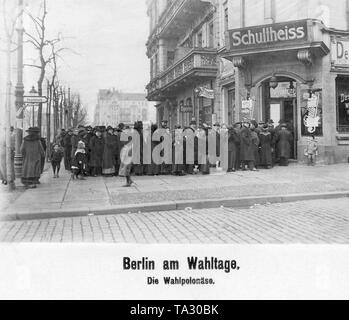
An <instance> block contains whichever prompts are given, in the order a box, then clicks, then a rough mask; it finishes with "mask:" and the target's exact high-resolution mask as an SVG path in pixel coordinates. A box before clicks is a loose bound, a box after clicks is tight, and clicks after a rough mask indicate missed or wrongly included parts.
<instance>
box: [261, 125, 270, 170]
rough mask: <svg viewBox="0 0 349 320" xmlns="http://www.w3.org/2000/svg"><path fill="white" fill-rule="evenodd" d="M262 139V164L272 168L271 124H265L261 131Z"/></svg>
mask: <svg viewBox="0 0 349 320" xmlns="http://www.w3.org/2000/svg"><path fill="white" fill-rule="evenodd" d="M259 141H260V166H262V167H266V168H267V169H270V168H271V167H272V165H273V157H272V142H273V137H272V134H271V133H270V131H269V126H268V125H267V124H265V125H264V126H263V128H262V131H261V132H260V133H259Z"/></svg>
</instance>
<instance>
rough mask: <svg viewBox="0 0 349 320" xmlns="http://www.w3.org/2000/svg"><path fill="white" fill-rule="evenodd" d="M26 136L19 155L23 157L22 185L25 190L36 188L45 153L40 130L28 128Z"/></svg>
mask: <svg viewBox="0 0 349 320" xmlns="http://www.w3.org/2000/svg"><path fill="white" fill-rule="evenodd" d="M27 132H28V136H26V137H25V138H24V139H23V140H24V141H23V143H22V146H21V153H22V156H23V175H22V183H23V184H24V185H25V187H26V188H36V185H37V184H39V183H40V182H39V180H40V176H41V173H42V171H41V167H42V164H41V163H42V161H43V159H44V158H45V151H44V148H43V146H42V144H41V141H40V129H39V128H36V127H35V128H29V129H28V130H27Z"/></svg>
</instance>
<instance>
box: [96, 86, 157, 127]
mask: <svg viewBox="0 0 349 320" xmlns="http://www.w3.org/2000/svg"><path fill="white" fill-rule="evenodd" d="M136 121H143V122H148V123H151V122H155V121H156V115H155V108H154V104H153V103H150V102H149V101H147V99H146V95H145V94H143V93H123V92H120V91H117V90H115V89H111V90H100V91H99V93H98V102H97V106H96V109H95V115H94V123H95V125H104V126H112V127H116V126H117V125H118V124H119V123H124V124H125V125H133V124H134V123H135V122H136Z"/></svg>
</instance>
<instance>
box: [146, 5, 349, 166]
mask: <svg viewBox="0 0 349 320" xmlns="http://www.w3.org/2000/svg"><path fill="white" fill-rule="evenodd" d="M159 3H163V5H162V6H159ZM164 3H166V5H164ZM195 5H196V6H197V7H195V9H194V7H193V6H195ZM148 8H149V10H148V14H149V16H150V18H151V19H150V20H152V21H153V22H152V23H151V33H150V37H149V40H148V43H147V45H148V56H149V58H150V60H151V80H150V83H149V85H148V99H149V100H156V101H158V102H157V105H158V118H159V119H162V118H167V120H170V122H171V123H179V124H182V125H186V124H187V123H184V122H183V121H182V122H181V119H184V118H185V116H184V115H183V114H181V108H180V107H179V106H180V105H181V103H182V101H184V105H186V100H185V99H187V98H185V93H186V94H187V95H188V96H189V93H190V92H192V97H191V98H192V102H193V104H194V105H193V110H194V111H193V114H194V118H195V119H196V120H198V121H200V122H203V121H205V122H208V121H207V120H208V119H209V118H210V117H211V121H215V120H217V121H219V122H221V123H226V124H229V125H230V124H232V123H234V122H237V121H242V120H244V119H250V120H251V119H255V120H257V121H265V122H266V121H269V120H273V121H274V123H276V125H277V124H278V122H285V123H287V124H288V127H289V129H290V130H292V132H293V135H294V148H293V157H294V158H295V159H296V160H298V161H299V162H302V161H304V160H305V156H304V149H305V146H306V144H307V141H308V139H309V137H310V136H311V135H315V136H316V139H317V141H318V142H319V161H320V162H323V163H326V164H331V163H335V162H344V161H345V162H346V161H348V157H349V26H348V21H349V19H348V16H349V1H347V0H337V1H330V0H306V1H304V0H294V1H292V2H289V1H285V0H226V1H223V0H216V1H199V0H198V1H195V0H194V1H192V0H188V1H184V0H178V1H167V2H166V1H156V0H153V1H149V2H148ZM154 8H155V9H154ZM199 9H200V10H199ZM156 13H157V14H156ZM154 17H155V18H154ZM195 21H197V26H196V24H195ZM212 24H213V27H212ZM212 28H213V31H212ZM212 33H213V37H212V36H211V35H212ZM175 34H176V35H175ZM190 35H191V36H190ZM187 37H189V38H188V39H193V40H192V42H190V41H189V44H190V45H191V46H189V48H188V49H187V50H188V51H187V53H186V54H184V55H183V56H182V57H177V56H176V54H175V55H174V60H173V61H174V62H173V63H172V64H169V63H168V64H167V65H166V63H165V62H166V61H169V54H168V53H169V52H170V58H171V57H172V56H173V55H172V53H171V52H172V51H171V50H172V48H175V50H174V51H175V52H179V51H181V50H182V47H183V46H184V44H185V43H186V42H185V41H186V39H187ZM171 39H172V40H171ZM174 39H178V40H174ZM195 41H196V42H195ZM198 41H199V42H198ZM200 41H201V42H200ZM198 43H199V44H200V43H201V44H202V48H197V45H198ZM170 44H171V45H172V46H170ZM210 45H212V47H211V46H210ZM200 50H202V51H200ZM207 51H210V55H211V59H210V62H211V64H210V65H209V66H208V65H207V63H202V61H206V59H205V58H204V59H203V58H202V55H204V54H207ZM195 55H196V56H195ZM199 56H200V58H199ZM191 57H192V60H190V59H191ZM187 60H189V61H193V62H192V63H191V64H190V63H189V62H188V63H187V65H189V66H190V67H189V70H186V69H185V66H186V65H185V64H184V62H185V61H187ZM170 61H171V59H170ZM195 63H196V64H195ZM200 63H201V64H200ZM182 65H183V66H182ZM181 66H182V69H181ZM197 66H200V67H201V68H199V69H198V68H197ZM177 68H178V71H177ZM182 70H183V71H182ZM192 73H194V74H195V76H191V74H192ZM201 87H206V88H209V89H212V90H213V98H214V99H209V100H211V107H210V108H209V107H206V105H207V106H208V104H209V103H208V101H206V102H203V101H202V100H203V99H205V100H207V99H206V98H202V97H200V88H201ZM198 88H199V90H198ZM182 97H183V98H182ZM189 98H190V97H189ZM200 100H201V101H200ZM189 102H190V101H189ZM187 109H188V110H190V108H187ZM187 109H186V108H183V109H182V110H184V111H188V110H187ZM209 112H211V115H209ZM176 114H177V118H176V117H175V115H176ZM191 116H192V115H191V114H190V115H189V117H191ZM178 119H179V120H178ZM185 119H186V120H187V119H188V118H185Z"/></svg>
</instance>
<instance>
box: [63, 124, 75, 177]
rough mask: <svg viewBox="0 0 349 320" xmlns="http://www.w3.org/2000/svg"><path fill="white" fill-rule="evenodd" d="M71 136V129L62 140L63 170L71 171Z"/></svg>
mask: <svg viewBox="0 0 349 320" xmlns="http://www.w3.org/2000/svg"><path fill="white" fill-rule="evenodd" d="M72 135H73V131H72V130H71V129H69V130H68V133H67V134H66V135H65V136H64V139H63V148H64V167H65V170H69V171H70V170H71V160H72V157H71V154H72V144H71V137H72Z"/></svg>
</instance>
